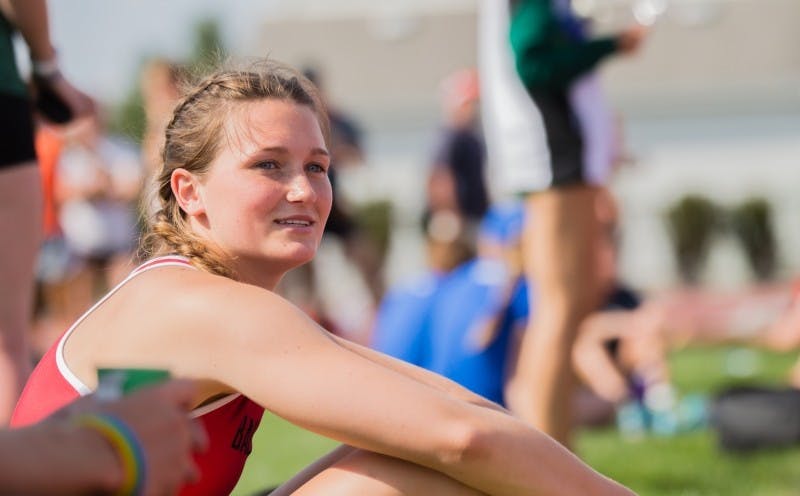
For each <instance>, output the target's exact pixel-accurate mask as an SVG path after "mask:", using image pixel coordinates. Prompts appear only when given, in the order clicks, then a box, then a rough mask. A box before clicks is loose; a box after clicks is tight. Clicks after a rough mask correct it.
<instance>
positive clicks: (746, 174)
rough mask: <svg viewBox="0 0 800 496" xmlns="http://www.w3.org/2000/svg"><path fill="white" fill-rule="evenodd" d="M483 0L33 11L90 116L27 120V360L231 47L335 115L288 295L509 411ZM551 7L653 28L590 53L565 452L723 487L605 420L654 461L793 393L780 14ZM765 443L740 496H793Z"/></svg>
mask: <svg viewBox="0 0 800 496" xmlns="http://www.w3.org/2000/svg"><path fill="white" fill-rule="evenodd" d="M497 1H500V0H497ZM479 3H480V2H478V1H477V0H427V1H417V0H405V1H403V2H369V1H366V0H338V1H336V2H323V1H315V0H292V1H288V0H286V1H284V0H272V1H247V0H236V1H228V2H213V1H197V0H195V1H188V0H186V1H176V2H169V3H168V4H162V3H160V2H154V1H149V0H148V1H144V2H141V1H139V2H134V1H120V2H113V3H112V2H104V1H102V0H91V1H88V0H87V1H85V2H82V3H81V4H80V5H79V6H78V5H76V4H74V3H72V2H66V1H64V0H53V1H51V2H50V9H51V25H52V32H53V38H54V40H55V42H56V44H57V45H58V46H59V47H61V49H62V50H63V56H62V57H61V65H62V70H63V71H64V73H65V74H66V75H67V76H68V77H69V78H70V80H72V81H74V82H75V84H76V85H77V86H79V87H81V88H82V89H84V90H86V91H87V92H88V93H90V94H92V95H93V96H95V97H96V98H97V99H98V101H99V102H100V104H101V111H100V112H99V117H98V118H90V119H83V120H80V121H78V122H74V123H72V124H70V125H69V126H67V127H57V126H49V125H42V126H40V127H39V129H38V134H37V139H36V148H37V154H38V156H39V160H40V164H41V170H42V176H43V185H44V191H45V200H46V203H45V225H44V233H45V242H44V244H43V246H42V250H41V253H40V257H39V265H38V274H37V283H38V287H37V308H36V315H35V319H34V326H33V331H32V338H33V342H34V347H35V350H36V352H38V353H41V352H42V351H43V350H46V349H47V348H48V347H49V345H50V344H51V343H52V340H53V339H55V338H56V337H57V336H58V335H59V334H60V333H61V332H63V330H64V329H65V328H66V327H67V326H68V325H69V324H70V323H71V322H73V321H74V320H75V319H76V318H77V317H78V316H79V315H80V314H82V313H83V312H84V311H85V310H86V309H87V308H88V307H89V306H91V304H92V303H93V302H94V301H95V299H96V298H97V297H98V296H99V295H102V294H103V293H104V292H105V291H106V290H107V289H108V288H109V287H111V286H113V285H114V284H116V282H117V281H119V280H121V278H122V277H124V275H125V274H126V273H127V271H128V270H129V269H130V268H131V267H132V265H131V264H132V262H131V260H132V257H133V256H134V249H135V246H136V242H137V239H138V233H139V229H140V226H141V224H140V222H141V221H140V219H141V218H142V216H147V215H148V208H149V207H148V205H150V200H149V199H148V198H149V195H150V193H151V192H150V191H149V189H148V184H149V178H150V175H151V174H152V172H153V171H154V170H156V168H157V165H158V160H159V153H160V150H159V148H160V142H159V140H160V134H161V133H162V132H163V129H164V127H165V125H166V122H165V119H166V118H167V116H168V115H169V114H170V111H171V108H172V105H174V102H175V101H176V100H177V98H178V97H179V95H180V85H181V83H182V82H183V81H187V80H190V79H191V78H192V77H193V75H195V74H198V73H201V72H202V71H203V68H204V67H207V66H209V65H213V64H215V63H217V62H218V61H219V60H224V59H225V58H226V57H228V56H230V57H236V58H241V57H245V58H246V57H248V56H260V55H264V54H268V55H269V56H270V57H273V58H275V59H278V60H281V61H284V62H288V63H290V64H292V65H294V66H296V67H298V68H300V69H302V70H303V72H304V74H305V75H306V76H307V77H309V78H310V79H312V80H313V81H314V82H315V83H316V84H317V85H318V86H319V87H320V88H321V89H322V92H323V94H324V96H325V99H326V104H327V105H328V109H329V112H330V115H331V119H332V140H331V143H330V146H331V152H332V157H333V168H332V171H333V173H332V175H333V177H332V182H333V183H334V191H335V205H334V210H333V213H332V215H331V219H330V220H329V222H328V226H327V229H326V236H325V238H324V240H323V246H322V249H321V251H320V254H319V255H318V257H317V259H316V260H315V261H314V263H313V265H311V266H308V267H303V268H301V269H298V270H297V271H296V272H295V273H292V274H290V277H288V278H287V279H286V280H285V281H284V282H283V287H282V288H281V291H282V293H283V294H284V295H285V296H286V297H287V298H289V299H291V300H293V301H295V302H296V303H298V304H299V305H301V307H302V308H304V309H306V310H307V311H308V312H309V313H310V314H311V315H312V316H313V317H314V318H315V319H317V320H318V321H319V322H321V323H323V324H324V325H325V327H326V328H328V329H331V330H333V331H334V332H336V333H339V334H341V335H343V336H346V337H349V338H351V339H353V340H355V341H358V342H361V343H365V344H369V345H373V346H375V347H377V348H379V349H382V350H383V351H386V352H388V353H391V354H394V355H396V356H399V357H401V358H404V359H407V360H408V361H411V362H413V363H417V364H419V365H422V366H426V367H429V368H432V369H433V370H436V371H438V372H440V373H443V374H445V375H449V376H451V377H452V378H454V379H457V380H459V379H463V381H464V382H466V385H468V386H469V387H471V388H473V389H476V390H478V391H479V392H481V393H483V394H485V395H487V396H488V397H490V398H492V399H494V400H496V401H498V402H501V403H503V402H504V397H503V394H504V392H503V384H502V383H503V381H504V378H503V377H502V375H503V374H504V371H506V370H507V369H508V368H509V367H510V365H509V362H510V361H513V353H511V352H507V349H509V350H513V348H514V342H515V340H518V339H519V338H518V334H519V333H520V332H521V330H520V329H522V328H524V326H525V324H524V323H525V321H527V319H528V314H529V309H528V305H527V297H526V296H525V293H524V292H525V291H531V290H532V289H531V288H525V287H521V282H524V277H522V275H521V274H522V272H521V267H520V265H521V261H520V257H519V245H520V242H521V241H520V237H521V236H522V224H523V222H524V220H523V219H522V217H523V216H524V213H523V212H522V210H523V208H522V206H521V204H520V201H519V198H513V197H509V196H507V195H504V194H503V193H502V191H503V190H502V188H501V186H500V185H498V184H497V175H496V174H493V164H492V163H491V160H487V153H486V144H485V141H484V130H485V126H486V123H485V122H483V123H482V122H481V103H480V102H481V99H482V98H485V96H486V95H485V94H483V93H482V91H483V90H484V88H483V86H482V84H481V78H480V77H479V75H478V74H479V70H478V69H479V68H478V65H479V56H478V49H477V47H478V37H479V34H478V24H479V16H480V8H479ZM223 4H224V5H223ZM571 9H572V14H573V15H574V16H575V17H576V18H577V19H580V20H582V21H585V22H587V23H589V25H590V26H591V31H592V34H593V35H594V36H601V35H603V34H605V33H616V32H619V31H621V30H623V29H625V28H626V27H627V26H629V25H631V24H636V23H638V24H639V25H645V26H647V31H648V32H647V34H646V39H645V40H644V42H643V43H642V46H641V47H640V48H639V50H638V53H636V54H635V56H633V57H626V58H624V59H622V58H619V59H613V60H610V61H609V62H607V63H604V64H603V65H600V66H598V75H599V77H600V81H601V84H602V86H603V90H604V92H605V93H606V94H607V95H608V100H609V106H610V108H611V109H612V110H613V115H614V126H613V135H614V140H615V147H616V149H617V153H616V162H615V168H614V175H613V177H612V179H611V180H610V182H609V183H608V185H607V187H606V188H605V189H604V190H603V194H602V195H601V199H600V200H598V205H597V207H596V209H595V210H596V213H597V216H598V222H599V225H600V226H601V227H602V228H603V230H602V231H603V236H602V243H601V244H599V245H597V251H598V253H597V255H598V257H599V260H600V262H599V263H598V267H600V268H601V271H602V275H601V276H600V279H601V280H602V284H603V288H604V291H605V293H604V299H605V300H607V301H605V303H604V304H603V305H602V306H601V309H603V311H602V312H599V313H597V314H593V316H594V317H596V318H594V319H589V320H587V321H586V325H585V326H584V327H585V329H582V330H581V335H580V336H579V338H578V341H577V344H576V348H575V351H574V353H573V354H574V356H575V360H576V362H578V365H577V367H576V369H577V370H576V372H577V374H578V376H579V377H581V378H582V379H584V383H585V387H584V388H582V389H581V390H580V391H579V394H578V395H577V396H576V399H575V401H576V405H578V406H577V407H576V408H575V410H576V412H578V414H577V415H576V421H577V422H578V423H579V424H581V425H598V424H599V425H604V426H611V429H610V430H605V431H598V432H600V433H599V434H594V435H591V434H588V435H587V436H588V437H585V436H584V437H581V438H580V439H579V441H578V443H577V448H576V449H577V450H578V453H579V454H580V455H582V456H585V457H586V458H587V459H588V460H589V462H590V463H591V464H593V465H595V466H598V465H601V466H600V467H598V468H599V469H600V470H601V471H603V472H604V473H606V474H608V475H610V476H611V477H613V478H616V479H618V480H620V481H621V482H623V483H626V484H629V485H631V487H633V488H634V489H639V490H640V491H642V493H643V494H733V492H730V490H729V489H730V486H728V485H725V484H727V483H728V482H725V481H724V479H726V478H727V476H726V475H725V474H724V473H723V472H721V471H720V470H716V471H713V472H708V473H705V474H698V473H695V472H691V473H690V472H687V473H686V474H684V480H678V479H675V480H674V481H672V482H664V480H666V479H664V480H661V479H658V476H657V475H652V474H658V473H659V472H658V470H659V469H661V470H663V467H661V466H660V465H663V464H667V463H675V460H670V459H668V458H663V459H657V460H660V461H656V462H654V465H655V467H644V466H642V467H638V468H637V463H633V464H631V465H630V466H628V468H630V467H633V468H630V471H626V469H623V468H621V465H626V462H625V461H624V460H625V457H627V456H635V455H634V454H635V453H636V450H635V449H633V450H630V451H627V452H625V451H624V448H621V449H620V448H617V447H615V446H616V445H617V444H620V443H622V442H621V441H620V435H621V437H622V438H625V439H627V440H628V441H630V440H631V439H637V440H638V441H636V442H638V443H640V444H639V447H640V448H642V447H644V448H645V449H646V450H651V451H646V452H647V453H648V454H651V453H655V452H657V451H658V452H660V451H661V450H662V447H663V450H666V451H668V450H669V449H670V448H669V446H670V445H663V446H662V445H658V444H649V445H648V444H647V443H648V442H652V443H658V442H661V441H647V440H644V441H642V439H643V438H647V437H648V436H653V435H655V436H668V437H675V440H674V441H673V442H674V444H673V445H671V446H673V447H674V449H675V453H679V455H676V456H678V457H679V456H681V455H680V453H683V456H690V457H691V456H697V457H702V456H703V455H702V453H705V452H704V451H703V449H705V448H702V447H701V448H698V447H697V446H696V445H695V444H697V445H702V446H705V444H703V443H706V444H708V445H709V446H710V445H712V444H713V441H712V440H711V439H710V438H707V437H703V436H706V434H705V432H707V431H706V430H705V429H706V428H707V426H708V422H709V415H710V414H711V413H712V411H711V408H712V406H715V408H717V410H716V411H717V414H718V415H720V416H724V418H723V419H722V420H721V421H719V422H717V424H716V429H717V430H718V432H717V434H718V435H719V436H724V435H727V434H729V432H728V431H725V430H724V429H727V428H728V426H727V424H725V425H722V423H724V422H723V421H727V419H728V418H729V417H727V415H729V413H728V410H725V408H727V407H730V408H732V410H730V411H731V412H732V413H730V415H731V416H732V417H730V418H733V419H734V420H733V421H738V419H739V418H741V417H740V416H741V415H743V414H741V413H740V410H738V408H749V409H748V410H746V415H744V417H746V418H748V419H750V418H752V417H753V415H756V416H757V415H759V414H760V413H759V412H761V413H763V414H764V415H769V414H770V412H769V411H766V412H763V411H762V410H763V408H762V407H761V405H760V404H759V403H758V401H757V400H753V397H752V396H748V398H749V400H752V401H751V403H748V404H747V405H745V406H742V407H740V406H739V404H736V403H725V401H727V400H730V399H731V398H735V397H736V395H737V394H742V389H741V387H739V388H737V389H732V385H734V384H735V385H739V386H741V384H742V381H745V382H746V383H747V385H748V386H751V387H752V386H753V385H754V384H756V383H757V384H758V386H759V388H761V389H759V390H758V394H767V393H769V394H772V393H774V394H776V395H781V396H780V398H779V399H775V398H776V397H775V396H770V397H769V398H770V400H769V401H784V400H785V401H787V402H789V403H788V404H790V406H789V407H788V411H789V412H790V413H789V414H786V415H789V417H786V419H787V420H785V421H780V422H779V423H784V422H785V423H786V424H787V426H788V424H791V422H792V421H793V420H792V419H797V418H800V401H797V400H796V398H794V397H792V396H791V390H790V389H788V388H787V389H784V386H787V385H790V384H792V381H794V384H796V385H798V386H800V368H798V369H797V371H798V372H795V374H794V376H795V379H792V371H791V368H792V363H793V360H794V355H792V352H793V350H795V349H796V348H797V347H800V321H797V320H796V319H797V317H796V316H795V315H794V313H796V312H798V309H797V308H796V307H797V305H798V304H797V303H796V302H795V299H796V296H795V294H796V290H795V286H796V284H795V282H794V281H795V280H796V278H797V274H799V273H800V249H799V248H800V230H798V229H797V225H796V224H797V212H798V209H800V200H798V197H797V195H796V194H795V188H796V187H797V185H798V184H800V167H798V160H800V90H799V89H798V88H800V32H798V30H797V29H796V26H797V22H798V21H800V3H798V2H797V1H796V0H672V1H670V2H667V1H666V0H662V1H657V0H650V1H632V0H573V1H572V2H571ZM18 48H19V50H20V51H23V50H24V48H23V46H22V44H20V46H19V47H18ZM24 58H25V57H21V59H24ZM489 157H490V156H489ZM7 235H8V234H6V233H4V234H3V236H7ZM523 286H524V284H523ZM521 292H522V293H521ZM606 296H607V298H606ZM641 302H644V303H641ZM637 307H638V308H639V310H636V311H631V310H632V309H634V308H637ZM598 310H600V309H598ZM795 324H797V325H795ZM731 343H733V344H731ZM709 345H711V347H709ZM721 345H722V347H720V346H721ZM459 346H461V347H465V348H466V349H467V351H464V350H460V351H453V350H457V349H458V347H459ZM754 347H758V348H767V349H769V350H771V351H769V352H761V351H755V348H754ZM437 350H439V351H437ZM441 350H446V351H441ZM598 350H599V351H598ZM675 350H678V351H675ZM605 351H608V352H609V353H608V354H604V352H605ZM609 357H611V358H609ZM459 360H460V361H459ZM703 365H704V366H705V368H703ZM488 370H493V371H494V372H492V373H490V372H486V371H488ZM492 374H495V375H497V376H498V377H497V378H494V379H493V378H491V377H489V376H491V375H492ZM709 375H712V376H713V375H716V376H717V380H714V381H710V380H708V376H709ZM470 381H472V382H470ZM766 386H769V387H770V389H767V388H766ZM484 388H485V389H484ZM723 390H724V391H725V392H724V393H720V391H723ZM792 401H795V403H791V402H792ZM730 405H733V406H730ZM742 411H744V410H742ZM754 412H755V413H754ZM791 412H794V417H792V416H791ZM773 413H774V412H773ZM781 413H782V414H785V412H784V411H783V410H782V411H781ZM796 430H797V429H795V431H796ZM795 431H792V429H790V428H788V427H787V429H785V430H784V431H782V432H778V433H777V434H776V433H769V432H767V433H764V432H763V429H762V428H761V427H760V426H753V427H752V428H751V429H750V430H749V431H746V433H745V434H744V436H745V437H746V436H751V437H750V438H747V439H744V440H740V439H730V438H725V439H723V446H725V447H727V448H737V447H742V446H744V447H751V446H761V445H781V446H783V445H786V444H790V445H791V444H794V443H796V442H798V441H800V432H795ZM581 432H583V431H581ZM697 432H700V434H695V433H697ZM737 432H738V431H737ZM682 435H683V436H690V437H684V438H681V437H680V436H682ZM692 435H695V436H698V435H699V436H701V437H699V438H698V437H691V436H692ZM770 435H771V436H772V438H769V436H770ZM758 436H762V437H758ZM767 438H769V439H767ZM681 439H684V440H683V441H681ZM685 439H689V441H685ZM714 439H715V440H716V439H717V438H714ZM681 443H683V444H681ZM687 443H688V444H689V445H688V446H687ZM692 443H694V444H692ZM698 443H699V444H698ZM726 443H727V444H726ZM737 443H738V444H737ZM622 444H623V445H624V443H622ZM709 449H711V448H709ZM615 450H619V451H615ZM653 456H656V455H653ZM664 456H668V455H664ZM778 456H780V457H782V458H775V459H772V460H771V462H770V463H769V464H770V465H772V466H773V467H776V468H775V470H776V472H775V474H774V475H772V476H765V478H764V479H763V480H762V479H758V478H755V479H754V480H753V481H751V482H750V484H751V485H749V486H745V487H744V489H742V488H741V487H740V488H739V490H744V491H745V492H741V493H736V494H791V493H792V491H791V489H790V488H791V487H794V488H795V489H796V488H797V487H798V485H800V476H798V474H797V472H796V470H795V471H794V473H791V472H785V471H783V469H782V468H781V467H783V466H790V465H791V464H794V466H795V467H796V462H797V461H800V453H798V451H797V449H795V450H794V451H792V450H789V451H783V452H780V454H779V455H778ZM604 457H608V458H609V459H610V461H607V462H606V464H605V465H602V464H603V461H602V459H603V458H604ZM614 460H616V462H614ZM685 462H686V460H684V463H685ZM709 463H710V462H709ZM738 463H740V461H739V460H738V459H737V460H734V461H731V462H729V465H726V466H725V467H726V468H727V469H731V471H732V472H731V473H733V471H735V469H736V468H737V467H738V465H737V464H738ZM701 465H702V464H701ZM703 466H705V465H703ZM636 470H639V472H636ZM644 473H646V474H650V475H642V474H644ZM664 473H666V472H664ZM664 477H666V475H664ZM626 478H627V479H626ZM656 479H658V480H656ZM653 480H656V482H653ZM659 481H660V482H659ZM255 486H256V485H254V486H253V487H255ZM693 487H695V488H698V487H699V489H697V490H696V491H695V492H692V488H693ZM659 491H660V492H659Z"/></svg>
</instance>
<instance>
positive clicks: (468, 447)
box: [436, 418, 491, 469]
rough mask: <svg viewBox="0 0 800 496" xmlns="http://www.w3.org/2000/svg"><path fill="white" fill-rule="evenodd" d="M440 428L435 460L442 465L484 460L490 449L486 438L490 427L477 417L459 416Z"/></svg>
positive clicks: (489, 435) (452, 466) (464, 464)
mask: <svg viewBox="0 0 800 496" xmlns="http://www.w3.org/2000/svg"><path fill="white" fill-rule="evenodd" d="M449 423H450V425H449V426H448V427H447V428H445V429H442V430H441V432H442V433H443V434H444V436H443V438H442V439H441V440H440V448H439V449H438V450H437V451H436V458H437V460H436V462H437V463H438V464H441V465H442V466H444V467H451V468H454V469H456V468H458V467H464V466H471V465H473V464H474V463H480V462H481V461H482V460H484V459H485V458H486V456H487V454H488V452H489V451H490V450H489V449H488V446H489V445H490V443H489V442H488V439H489V438H491V429H490V428H487V427H486V426H485V425H484V424H485V422H484V421H482V420H481V419H477V418H459V419H456V420H452V421H450V422H449Z"/></svg>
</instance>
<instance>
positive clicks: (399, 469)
mask: <svg viewBox="0 0 800 496" xmlns="http://www.w3.org/2000/svg"><path fill="white" fill-rule="evenodd" d="M292 494H294V495H295V496H311V495H324V496H345V495H349V496H356V495H361V494H369V495H370V496H402V495H409V496H411V495H420V494H435V495H437V496H456V495H458V496H478V495H480V494H483V493H480V492H478V491H476V490H474V489H471V488H469V487H467V486H464V485H463V484H461V483H460V482H458V481H456V480H453V479H451V478H449V477H447V476H446V475H443V474H441V473H439V472H436V471H434V470H431V469H429V468H425V467H421V466H419V465H414V464H413V463H410V462H406V461H403V460H399V459H397V458H392V457H389V456H384V455H379V454H377V453H371V452H368V451H363V450H356V451H355V452H353V453H352V454H350V455H348V456H346V457H344V458H342V459H341V460H339V461H338V462H337V463H335V464H333V465H332V466H330V467H328V468H326V469H325V470H323V471H321V472H320V473H318V474H317V475H316V476H315V477H313V478H312V479H311V480H309V481H308V482H307V483H305V484H304V485H303V486H302V487H300V489H298V490H297V491H295V492H294V493H292Z"/></svg>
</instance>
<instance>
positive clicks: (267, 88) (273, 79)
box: [139, 60, 330, 279]
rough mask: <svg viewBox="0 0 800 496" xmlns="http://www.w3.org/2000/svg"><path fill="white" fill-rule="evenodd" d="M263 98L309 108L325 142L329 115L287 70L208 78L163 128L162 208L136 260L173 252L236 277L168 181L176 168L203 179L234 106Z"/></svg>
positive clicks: (271, 65) (270, 66)
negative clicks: (193, 226) (199, 231)
mask: <svg viewBox="0 0 800 496" xmlns="http://www.w3.org/2000/svg"><path fill="white" fill-rule="evenodd" d="M263 99H275V100H288V101H292V102H294V103H297V104H299V105H307V106H308V107H309V108H311V110H312V111H313V112H314V113H315V114H316V116H317V120H318V121H319V124H320V128H321V129H322V133H323V136H324V137H325V141H326V142H327V141H328V138H329V134H330V131H329V124H328V115H327V112H326V110H325V107H324V105H323V104H322V100H321V99H320V96H319V93H318V91H317V89H316V87H314V85H313V84H312V83H311V82H310V81H309V80H308V79H306V78H305V77H303V76H302V75H301V74H300V73H299V72H297V71H295V70H294V69H292V68H290V67H289V66H286V65H284V64H281V63H279V62H275V61H271V60H265V61H261V62H258V63H256V64H253V65H252V66H251V67H250V68H248V69H246V70H221V71H218V72H216V73H214V74H212V75H210V76H208V77H206V78H205V79H203V80H202V81H201V82H200V83H198V84H196V85H195V86H194V87H192V88H190V89H189V90H188V91H186V92H185V93H184V97H183V98H182V99H181V100H180V101H179V102H178V104H177V105H176V107H175V110H174V111H173V113H172V119H171V120H170V122H169V124H168V125H167V128H166V132H165V141H164V148H163V151H162V154H161V158H162V167H161V171H160V173H159V175H158V177H157V178H156V180H157V194H158V201H159V205H160V207H161V208H160V210H159V211H158V212H157V213H156V214H155V216H154V217H153V218H152V219H148V222H147V224H148V225H147V228H146V230H145V233H144V235H143V236H142V240H141V242H140V244H139V258H141V259H147V258H151V257H154V256H160V255H166V254H172V253H175V254H179V255H183V256H185V257H187V258H188V259H190V260H191V262H192V264H193V265H195V266H196V267H197V268H199V269H202V270H205V271H207V272H210V273H212V274H218V275H222V276H225V277H230V278H233V279H236V278H237V277H236V274H235V272H234V271H233V269H232V267H231V260H232V259H231V257H230V255H228V254H227V253H225V251H224V250H223V249H221V248H220V247H217V246H212V244H211V243H210V242H209V241H208V240H205V239H203V238H201V237H199V236H197V235H196V234H194V233H193V232H192V230H191V228H190V227H189V223H188V222H187V219H186V214H185V213H184V212H183V210H182V209H181V208H180V206H179V205H178V202H177V201H176V199H175V195H174V194H173V192H172V186H171V184H170V180H171V177H172V172H173V171H174V170H175V169H178V168H182V169H185V170H187V171H189V172H191V173H192V174H195V175H197V176H201V177H202V176H203V175H204V174H205V173H207V172H208V168H209V166H210V164H211V162H212V161H213V160H214V158H215V157H216V156H217V154H218V152H219V146H220V142H221V140H222V133H223V128H224V126H225V122H226V120H227V119H228V117H229V116H230V115H231V113H232V109H233V106H234V105H239V104H241V103H243V102H248V101H258V100H263Z"/></svg>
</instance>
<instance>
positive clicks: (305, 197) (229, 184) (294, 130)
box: [194, 99, 332, 277]
mask: <svg viewBox="0 0 800 496" xmlns="http://www.w3.org/2000/svg"><path fill="white" fill-rule="evenodd" d="M329 166H330V156H329V154H328V151H327V149H326V147H325V140H324V139H323V136H322V131H321V130H320V126H319V122H318V120H317V117H316V115H315V114H314V112H313V111H312V110H311V108H310V107H308V106H306V105H299V104H296V103H294V102H291V101H287V100H275V99H264V100H260V101H256V102H248V103H243V104H241V105H239V106H238V107H234V110H233V111H232V112H231V114H230V118H229V120H228V123H227V125H226V126H225V128H224V130H223V135H222V137H221V143H220V151H219V154H218V156H217V157H216V158H215V159H214V161H213V162H212V163H211V167H210V169H209V171H208V173H207V174H206V175H205V177H203V178H202V179H201V180H200V182H199V183H200V184H199V186H198V193H199V197H200V201H201V202H202V206H203V208H202V213H201V215H198V216H195V219H194V220H195V225H197V224H199V227H200V229H201V230H204V231H205V233H206V235H207V236H208V237H210V238H211V239H212V240H213V241H214V242H216V243H217V244H218V245H220V246H221V247H222V248H224V249H225V250H226V251H228V252H229V253H230V254H232V255H234V256H235V257H236V259H237V263H238V264H241V265H244V267H240V269H244V270H243V271H242V272H246V271H248V269H250V268H252V269H256V266H255V265H257V266H258V270H260V269H261V268H262V266H263V265H264V263H265V262H266V263H267V264H268V266H269V267H271V269H274V270H275V271H277V272H279V274H278V277H280V275H282V272H285V271H286V270H289V269H291V268H293V267H296V266H298V265H301V264H303V263H306V262H308V261H310V260H311V259H312V258H313V256H314V254H315V253H316V251H317V247H318V246H319V242H320V239H321V238H322V232H323V228H324V227H325V221H326V220H327V219H328V213H329V212H330V209H331V198H332V193H331V183H330V181H329V179H328V167H329ZM254 264H255V265H254ZM250 265H254V266H253V267H249V266H250Z"/></svg>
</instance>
